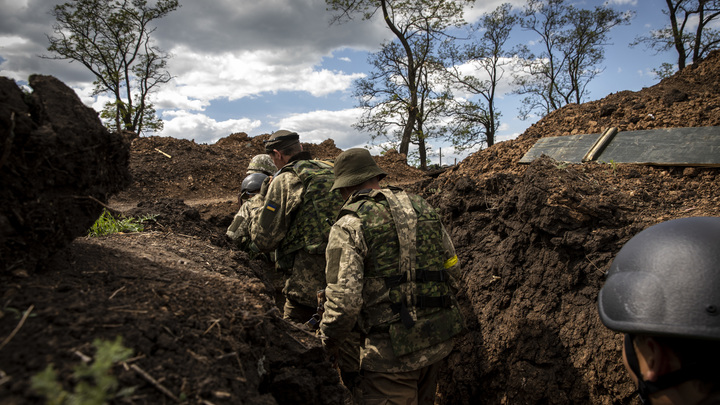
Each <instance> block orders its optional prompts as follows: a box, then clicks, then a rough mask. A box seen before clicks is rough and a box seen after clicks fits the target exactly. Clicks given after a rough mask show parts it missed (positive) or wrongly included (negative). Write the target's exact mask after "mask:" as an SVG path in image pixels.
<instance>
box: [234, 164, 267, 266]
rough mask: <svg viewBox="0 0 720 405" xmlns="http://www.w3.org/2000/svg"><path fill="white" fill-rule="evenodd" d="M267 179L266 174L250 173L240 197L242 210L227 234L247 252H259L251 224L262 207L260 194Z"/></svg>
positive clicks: (236, 215)
mask: <svg viewBox="0 0 720 405" xmlns="http://www.w3.org/2000/svg"><path fill="white" fill-rule="evenodd" d="M265 156H267V155H265ZM248 171H249V170H248ZM266 178H268V175H266V174H264V173H250V174H248V175H247V176H246V177H245V179H244V180H243V182H242V186H241V189H240V194H239V195H238V202H239V204H240V209H239V210H238V212H237V214H235V217H234V218H233V222H232V224H230V226H229V227H228V229H227V231H226V232H225V233H226V234H227V236H228V237H229V238H230V239H232V240H233V241H234V242H235V244H236V245H237V246H238V247H239V248H240V249H242V250H244V251H246V252H252V251H257V249H256V248H255V249H254V246H253V245H252V240H251V239H250V224H251V218H252V215H253V214H254V213H255V212H256V211H257V209H259V208H260V207H262V204H263V197H262V196H261V195H260V194H259V192H260V188H261V187H262V185H263V182H264V181H265V179H266Z"/></svg>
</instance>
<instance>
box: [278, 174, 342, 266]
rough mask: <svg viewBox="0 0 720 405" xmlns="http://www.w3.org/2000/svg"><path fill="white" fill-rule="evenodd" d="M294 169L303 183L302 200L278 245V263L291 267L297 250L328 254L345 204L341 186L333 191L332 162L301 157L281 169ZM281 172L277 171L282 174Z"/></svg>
mask: <svg viewBox="0 0 720 405" xmlns="http://www.w3.org/2000/svg"><path fill="white" fill-rule="evenodd" d="M287 171H292V172H293V173H295V174H296V175H297V176H298V177H299V178H300V180H301V181H302V184H303V195H302V203H301V204H300V208H299V209H298V210H297V211H296V212H295V213H294V216H293V220H292V223H291V225H290V229H289V230H288V232H287V234H286V235H285V238H284V239H283V241H282V242H281V243H280V246H279V247H278V249H277V257H276V261H277V263H276V264H277V267H278V268H279V269H282V270H289V269H291V268H292V266H293V261H294V258H295V253H296V252H297V251H298V250H300V249H305V251H307V252H308V253H310V254H323V255H324V254H325V247H326V246H327V239H328V235H329V234H330V227H331V226H332V224H333V221H334V220H335V217H336V216H337V214H338V211H340V208H341V207H342V205H343V198H342V196H341V195H340V192H339V191H338V190H334V191H330V189H331V188H332V185H333V182H334V181H335V176H334V175H333V172H332V165H331V164H330V163H328V162H324V161H319V160H299V161H297V162H295V163H294V164H292V165H288V166H285V167H283V168H282V169H281V170H280V172H279V173H283V172H287ZM279 173H278V174H279Z"/></svg>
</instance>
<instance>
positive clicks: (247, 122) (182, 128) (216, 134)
mask: <svg viewBox="0 0 720 405" xmlns="http://www.w3.org/2000/svg"><path fill="white" fill-rule="evenodd" d="M162 118H163V121H164V124H165V129H164V130H163V132H162V135H163V136H170V137H173V138H181V139H194V140H195V142H196V143H207V144H213V143H215V142H217V141H218V140H219V139H220V138H224V137H226V136H228V135H230V134H233V133H236V132H245V133H250V132H252V131H253V130H254V129H255V128H257V127H259V126H260V121H257V120H251V119H247V118H242V119H233V120H227V121H219V122H218V121H216V120H214V119H212V118H210V117H208V116H207V115H205V114H191V113H188V112H186V111H165V112H164V113H163V116H162Z"/></svg>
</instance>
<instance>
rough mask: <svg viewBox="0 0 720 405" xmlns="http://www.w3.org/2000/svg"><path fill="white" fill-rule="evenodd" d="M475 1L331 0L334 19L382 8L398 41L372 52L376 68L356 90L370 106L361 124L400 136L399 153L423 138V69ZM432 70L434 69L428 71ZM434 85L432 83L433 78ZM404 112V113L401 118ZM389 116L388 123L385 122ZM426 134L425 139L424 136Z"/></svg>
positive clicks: (365, 14) (365, 15)
mask: <svg viewBox="0 0 720 405" xmlns="http://www.w3.org/2000/svg"><path fill="white" fill-rule="evenodd" d="M472 2H473V0H326V3H327V4H328V6H329V9H330V10H331V11H333V12H334V13H335V14H334V16H333V22H343V21H346V20H351V19H352V18H353V17H355V16H358V15H359V16H361V18H362V19H363V20H370V19H372V18H373V17H374V16H375V15H376V14H378V13H381V14H382V17H383V20H384V21H385V24H386V25H387V27H388V28H389V29H390V31H392V33H393V34H394V35H395V38H396V39H397V42H390V43H385V44H383V45H382V49H381V50H380V51H379V52H377V53H376V54H374V55H371V56H370V59H369V62H370V63H371V64H372V65H373V66H374V68H375V69H376V71H375V72H373V73H371V75H370V76H369V77H368V78H366V79H363V80H361V81H358V82H357V89H356V95H357V96H358V97H359V99H360V100H361V107H363V108H364V109H365V114H364V115H363V118H362V121H361V123H360V124H359V125H358V127H359V128H365V129H370V130H373V131H375V133H376V134H377V135H384V136H395V135H397V136H398V137H399V138H400V149H399V152H400V153H403V154H405V155H407V153H408V150H409V145H410V143H411V140H412V139H413V136H415V137H416V139H418V140H419V138H417V133H416V131H417V123H416V121H417V119H418V114H419V102H420V101H419V99H420V90H421V89H420V87H421V80H422V76H423V70H424V69H427V68H428V66H427V65H428V64H430V63H431V61H432V58H433V57H432V55H433V52H434V49H435V44H436V43H438V42H439V41H441V40H442V39H443V38H445V37H447V35H446V32H445V31H446V30H447V29H449V28H450V27H459V26H461V25H462V24H464V20H463V6H464V5H466V4H470V3H472ZM427 73H428V74H430V72H429V71H428V72H427ZM428 84H429V82H428ZM398 116H399V117H398ZM384 121H385V123H383V122H384ZM422 139H424V138H422Z"/></svg>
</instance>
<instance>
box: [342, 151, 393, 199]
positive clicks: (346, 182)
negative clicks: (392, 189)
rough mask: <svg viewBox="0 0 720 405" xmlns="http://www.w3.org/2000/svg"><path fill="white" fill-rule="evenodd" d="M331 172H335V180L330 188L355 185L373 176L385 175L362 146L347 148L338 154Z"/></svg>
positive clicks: (381, 176)
mask: <svg viewBox="0 0 720 405" xmlns="http://www.w3.org/2000/svg"><path fill="white" fill-rule="evenodd" d="M333 173H335V182H334V183H333V186H332V190H335V189H338V188H342V187H352V186H357V185H358V184H362V183H364V182H366V181H368V180H370V179H372V178H373V177H375V176H380V179H382V178H383V177H385V176H387V173H385V172H384V171H383V170H382V169H381V168H380V167H379V166H378V165H377V163H375V159H373V157H372V156H370V151H369V150H367V149H363V148H352V149H348V150H346V151H345V152H343V153H341V154H340V155H338V157H337V159H335V167H334V168H333Z"/></svg>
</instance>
